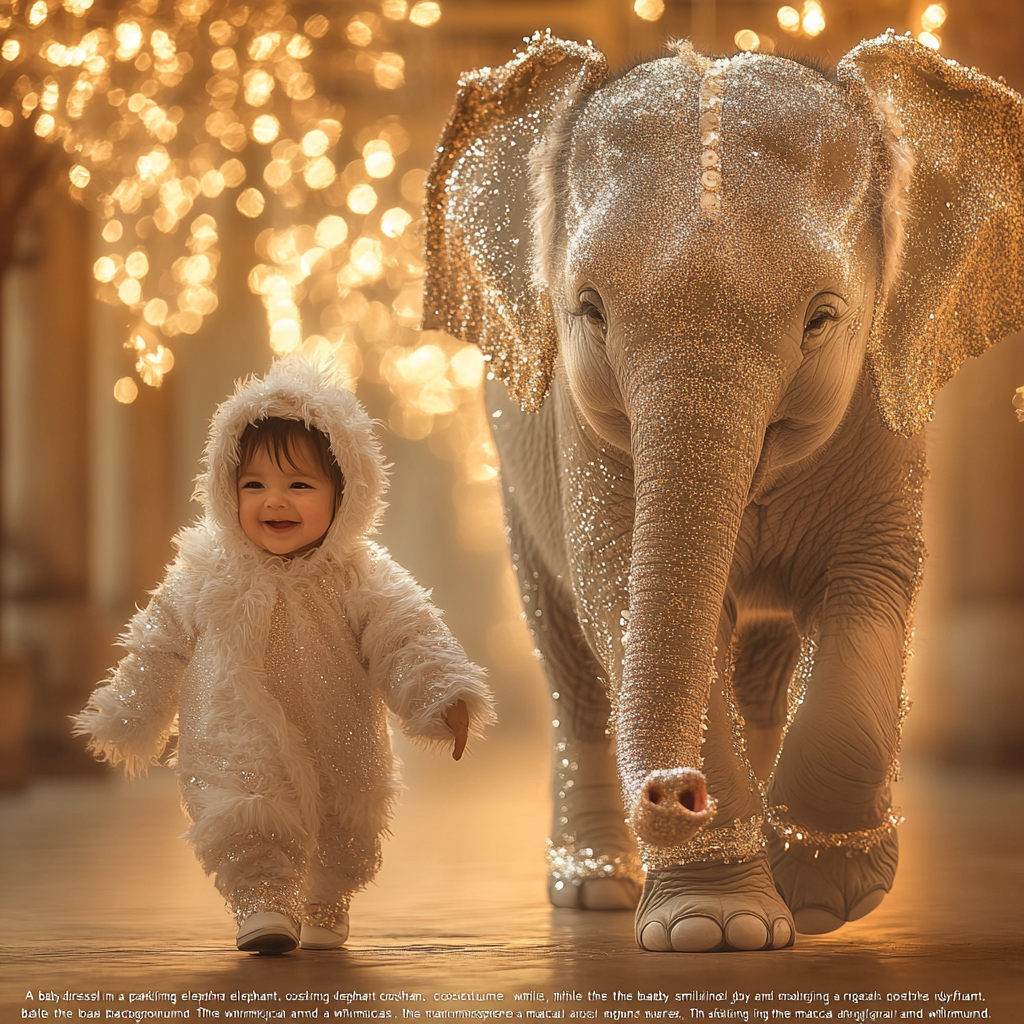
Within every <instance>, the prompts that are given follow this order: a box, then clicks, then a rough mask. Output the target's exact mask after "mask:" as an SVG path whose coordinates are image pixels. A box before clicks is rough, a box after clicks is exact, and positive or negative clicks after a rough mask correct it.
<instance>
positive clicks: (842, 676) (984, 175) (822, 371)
mask: <svg viewBox="0 0 1024 1024" xmlns="http://www.w3.org/2000/svg"><path fill="white" fill-rule="evenodd" d="M527 42H528V45H527V46H526V47H525V48H524V49H522V50H521V51H520V52H518V53H516V54H515V55H514V57H513V58H512V59H511V60H510V62H509V63H507V64H506V65H504V66H503V67H499V68H483V69H481V70H478V71H475V72H472V73H469V74H467V75H465V76H463V77H462V79H460V82H459V90H458V95H457V98H456V101H455V105H454V109H453V111H452V113H451V116H450V119H449V121H448V124H447V126H446V128H445V129H444V133H443V135H442V137H441V140H440V142H439V144H438V148H437V152H436V157H435V161H434V164H433V167H432V169H431V171H430V172H429V174H428V178H427V192H426V196H427V198H426V207H425V212H426V226H425V253H426V282H425V291H424V327H425V328H430V329H440V330H445V331H447V332H448V333H450V334H452V335H454V336H456V337H458V338H460V339H462V340H464V341H467V342H472V343H475V344H476V345H478V346H480V349H481V350H482V352H483V355H484V359H485V361H486V362H485V367H486V378H487V380H486V385H485V391H486V402H487V407H488V409H489V412H490V417H491V419H490V422H491V424H492V431H493V437H494V442H495V445H496V447H497V449H498V453H499V457H500V464H501V470H500V482H501V487H502V493H503V497H504V504H505V511H506V516H507V524H508V535H509V538H510V546H511V552H512V554H511V557H512V562H513V567H514V569H515V571H516V574H517V578H518V582H519V585H520V590H521V596H522V601H523V607H524V611H525V613H526V617H527V619H528V621H529V623H530V625H531V628H532V630H533V634H534V639H535V644H536V646H537V649H538V651H539V654H540V657H541V659H542V661H543V663H544V667H545V670H546V674H547V676H548V679H549V682H550V685H551V689H552V698H553V707H554V709H555V710H554V726H555V753H554V763H555V770H554V782H553V785H554V820H553V827H552V837H551V840H550V846H549V893H550V897H551V901H552V902H553V903H554V904H555V905H556V906H570V907H577V908H581V909H597V910H599V909H633V908H634V907H635V908H636V938H637V942H638V943H639V945H640V946H641V947H642V948H644V949H647V950H654V951H666V952H667V951H677V952H705V951H740V950H769V949H781V948H784V947H787V946H790V945H792V944H793V942H794V939H795V935H796V934H797V933H802V934H820V933H824V932H829V931H832V930H834V929H836V928H838V927H840V926H841V925H843V924H844V923H846V922H848V921H854V920H857V919H859V918H862V917H863V916H864V915H866V914H868V913H869V912H871V911H872V910H874V909H875V908H876V907H877V906H878V905H879V904H880V903H881V902H882V900H883V898H884V896H885V895H886V893H887V892H889V890H890V889H891V886H892V883H893V878H894V875H895V871H896V865H897V855H898V840H897V832H896V827H897V825H898V824H899V823H900V821H901V814H900V812H899V810H898V809H897V808H894V807H893V806H892V804H891V791H890V786H891V783H892V782H893V780H894V779H895V778H896V777H897V773H898V772H899V763H898V752H899V743H900V732H901V725H902V721H903V718H904V715H905V713H906V710H907V701H906V698H905V696H904V689H903V676H904V667H905V662H906V659H907V657H908V652H909V636H910V628H911V622H912V616H913V608H914V601H915V595H916V594H917V591H918V587H919V584H920V580H921V572H922V563H923V559H924V549H923V542H922V534H921V527H920V517H921V494H922V489H923V484H924V479H925V475H926V470H925V464H924V446H923V440H922V437H923V434H922V427H923V426H924V425H925V423H926V422H927V421H928V419H929V418H930V415H931V407H932V399H933V397H934V395H935V393H936V392H937V391H938V389H939V388H940V387H941V386H942V385H943V384H945V383H946V382H947V381H948V380H949V379H950V378H951V377H952V376H953V375H954V374H955V372H956V370H957V368H958V367H959V365H960V364H961V363H962V362H963V361H964V360H965V359H966V358H967V357H968V356H976V355H979V354H981V353H982V352H983V351H984V350H985V349H986V348H987V347H988V346H990V345H991V344H993V343H995V342H996V341H998V340H999V339H1001V338H1003V337H1006V336H1008V335H1010V334H1013V333H1015V332H1016V331H1018V330H1020V329H1021V327H1022V325H1024V312H1022V311H1024V269H1022V268H1024V241H1022V239H1024V183H1022V167H1024V114H1022V104H1021V97H1020V96H1019V95H1017V94H1016V93H1015V92H1014V91H1013V90H1012V89H1009V88H1008V87H1006V86H1005V85H1003V84H1001V83H999V82H996V81H993V80H991V79H989V78H987V77H986V76H984V75H983V74H981V73H980V72H978V71H977V70H976V69H967V68H964V67H961V66H959V65H957V64H955V63H954V62H952V61H950V60H946V59H945V58H943V57H942V56H941V55H939V54H938V53H937V52H935V51H933V50H930V49H928V48H926V47H925V46H923V45H921V44H920V43H919V42H917V41H916V40H914V39H912V38H910V37H909V35H908V36H906V37H904V36H898V35H896V34H894V33H893V32H892V31H890V32H888V33H886V34H884V35H881V36H879V37H878V38H876V39H873V40H870V41H865V42H862V43H860V44H859V45H857V46H856V47H855V48H854V49H853V50H851V51H850V52H849V53H848V54H846V55H845V56H844V57H843V58H842V59H841V60H840V61H839V63H838V65H837V67H836V68H835V70H834V71H832V72H829V71H824V70H821V69H820V68H818V67H815V66H812V65H810V64H807V63H802V62H801V61H799V60H795V59H788V58H784V57H781V56H776V55H772V54H759V53H740V54H737V55H735V56H732V57H723V58H718V57H710V56H705V55H703V54H701V53H698V52H696V51H695V50H694V48H693V47H692V46H691V45H690V44H689V43H688V42H685V41H683V42H678V43H672V44H669V46H668V48H667V51H666V53H665V54H664V55H663V56H659V57H657V58H656V59H653V60H647V61H644V62H641V63H638V64H637V65H635V66H633V67H631V68H628V69H627V70H626V71H625V72H623V73H621V74H610V73H609V70H608V67H607V63H606V60H605V58H604V56H603V55H602V54H601V53H600V52H599V51H598V50H596V49H595V48H594V47H593V46H592V45H591V44H587V45H583V44H578V43H574V42H569V41H563V40H560V39H558V38H555V37H554V36H552V35H551V34H550V32H548V33H543V34H541V33H537V34H535V35H534V36H533V37H532V38H531V39H529V40H528V41H527Z"/></svg>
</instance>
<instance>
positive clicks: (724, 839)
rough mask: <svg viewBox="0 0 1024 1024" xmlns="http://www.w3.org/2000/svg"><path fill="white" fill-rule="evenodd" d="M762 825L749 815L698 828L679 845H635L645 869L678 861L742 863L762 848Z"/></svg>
mask: <svg viewBox="0 0 1024 1024" xmlns="http://www.w3.org/2000/svg"><path fill="white" fill-rule="evenodd" d="M762 824H763V819H762V817H761V815H759V814H753V815H751V816H750V817H749V818H736V819H734V820H733V821H731V822H729V823H728V824H725V825H717V826H716V827H715V828H708V829H702V830H701V831H700V832H698V833H697V835H696V836H695V837H694V838H693V839H692V840H690V842H688V843H684V844H683V845H681V846H651V845H650V844H649V843H645V842H639V843H638V844H637V845H638V847H639V849H640V856H641V858H642V860H643V865H644V870H646V871H657V870H660V869H662V868H670V867H675V866H676V865H679V864H711V863H714V864H743V863H744V862H746V861H748V860H751V859H752V858H754V857H756V856H757V855H758V854H760V853H761V852H762V851H763V850H764V845H765V843H764V835H763V833H762Z"/></svg>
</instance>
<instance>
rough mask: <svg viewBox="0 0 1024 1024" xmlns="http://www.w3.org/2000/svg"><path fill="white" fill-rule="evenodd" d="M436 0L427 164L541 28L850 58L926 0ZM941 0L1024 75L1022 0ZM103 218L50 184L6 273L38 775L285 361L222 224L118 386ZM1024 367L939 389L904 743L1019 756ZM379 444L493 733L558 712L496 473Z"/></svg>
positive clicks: (20, 634) (15, 500)
mask: <svg viewBox="0 0 1024 1024" xmlns="http://www.w3.org/2000/svg"><path fill="white" fill-rule="evenodd" d="M442 6H443V17H442V21H441V22H440V23H439V25H438V26H437V28H436V29H435V30H433V31H432V33H431V34H429V35H428V36H425V37H424V44H423V46H422V48H421V49H420V50H419V51H418V52H417V53H416V55H415V59H410V60H409V63H408V66H407V85H406V90H407V92H406V94H405V98H404V100H403V102H404V103H405V113H404V117H405V122H406V124H407V125H408V126H409V129H410V131H411V132H412V134H413V146H414V148H416V149H417V150H418V151H419V152H420V153H421V154H422V162H421V166H424V167H426V166H428V164H429V160H430V152H431V147H432V145H433V142H434V140H435V139H436V137H437V135H438V133H439V131H440V128H441V126H442V124H443V121H444V117H445V115H446V113H447V110H448V107H449V105H450V102H451V99H452V96H453V94H454V89H455V82H456V79H457V76H458V73H459V72H460V71H463V70H467V69H470V68H473V67H478V66H481V65H484V64H495V63H500V62H503V61H504V60H506V59H507V58H508V56H509V54H510V50H511V48H512V47H513V46H514V45H519V43H520V40H521V38H522V36H524V35H527V34H529V33H530V32H532V31H533V30H534V29H535V28H538V27H540V28H543V27H548V26H550V27H551V28H552V29H553V30H554V31H555V32H556V33H559V34H563V35H565V36H567V37H571V38H578V39H585V38H591V39H593V40H594V41H595V43H596V44H597V45H598V46H600V47H602V48H603V49H604V50H605V51H606V52H607V54H608V56H609V58H610V61H611V63H612V65H613V67H614V66H616V65H621V64H622V63H623V62H625V61H627V60H631V59H633V58H635V57H638V56H642V55H653V54H655V53H657V52H658V50H659V48H660V47H661V45H662V43H663V41H664V39H665V38H666V37H669V36H692V37H693V38H694V40H695V42H696V43H697V44H698V45H702V46H704V47H706V48H708V49H711V50H719V51H723V52H733V51H734V50H735V46H734V44H733V41H732V40H733V35H734V33H735V32H736V31H738V30H739V29H741V28H752V29H754V30H755V31H757V32H759V33H761V34H763V35H765V36H769V37H774V39H775V40H776V42H777V44H778V47H779V49H780V50H781V49H783V48H785V49H786V50H788V51H789V52H801V51H805V52H812V53H816V54H818V55H819V56H821V57H822V58H823V59H825V60H830V61H834V60H835V59H837V58H838V57H839V56H841V54H842V53H843V52H845V51H846V50H847V49H848V48H849V47H850V46H851V45H853V44H854V43H855V42H856V41H857V40H859V39H860V38H862V37H865V36H871V35H875V34H877V33H878V32H880V31H883V30H884V29H885V28H886V27H887V26H889V25H892V26H893V27H895V28H896V29H897V30H901V31H902V30H904V29H905V28H907V27H911V26H912V25H913V24H914V19H916V18H919V16H920V12H921V10H923V8H924V6H925V5H924V4H923V3H909V2H904V0H874V2H870V0H868V2H838V0H825V3H824V9H825V14H826V17H827V19H828V26H827V28H826V31H825V32H823V33H822V35H821V36H819V37H818V38H817V39H815V40H809V39H803V40H796V39H784V38H782V37H783V36H784V33H781V31H780V30H779V29H778V26H777V24H776V22H775V9H776V7H777V4H775V3H726V2H718V3H715V2H713V0H694V2H693V3H684V2H677V3H672V2H669V3H668V6H667V10H666V13H665V15H664V17H663V18H662V19H661V20H660V21H658V22H654V23H647V22H643V21H641V20H640V19H638V18H637V17H636V16H635V15H633V13H632V10H631V4H630V3H629V0H615V2H611V0H581V2H550V3H543V4H541V3H534V2H526V3H497V2H494V3H480V2H475V0H445V2H444V3H443V5H442ZM796 6H799V5H796ZM946 8H947V10H948V12H949V19H948V22H947V25H946V26H945V28H944V30H943V38H944V43H943V52H944V53H946V54H947V55H948V56H951V57H954V58H956V59H957V60H960V61H961V62H963V63H966V64H976V65H978V66H980V67H981V68H982V69H983V70H984V71H986V72H987V73H989V74H990V75H993V76H995V75H1000V74H1001V75H1005V76H1006V78H1007V79H1008V80H1009V82H1010V84H1011V85H1015V86H1016V87H1017V88H1018V89H1020V88H1022V87H1024V66H1022V63H1021V60H1020V57H1021V54H1022V53H1024V9H1022V5H1019V4H1012V5H1006V4H1002V3H997V2H995V0H977V2H973V3H970V4H968V3H966V2H965V0H950V2H948V3H947V4H946ZM341 99H342V100H343V102H350V100H348V99H347V98H345V97H341ZM60 174H61V172H58V171H54V172H53V177H54V180H56V178H57V177H58V176H60ZM97 230H98V229H97V226H96V225H95V224H94V223H91V222H90V220H89V218H88V217H87V216H86V215H85V214H84V212H83V211H81V210H80V209H78V208H77V207H75V206H73V205H72V204H71V202H70V200H68V199H67V197H66V190H65V188H64V187H63V185H59V186H58V185H56V184H53V185H48V186H46V187H45V188H44V189H43V190H42V191H40V192H39V193H38V194H37V197H36V200H35V202H34V203H33V204H32V206H31V207H30V208H28V209H27V210H26V211H25V212H24V214H23V216H22V217H21V219H20V224H19V227H18V235H17V238H18V241H17V248H16V256H15V259H14V262H13V264H12V266H11V267H10V269H9V270H8V272H7V275H6V278H5V280H4V283H3V301H2V310H3V312H2V331H3V353H2V364H0V366H2V385H0V396H2V403H3V412H2V433H3V443H2V460H3V468H2V481H0V482H2V488H0V492H2V508H3V537H4V558H3V638H4V644H5V646H6V648H7V649H8V650H10V651H13V652H15V653H16V654H17V653H18V652H20V655H21V656H22V659H23V664H24V665H26V666H27V671H28V672H29V674H30V677H31V693H32V708H33V710H32V725H31V736H32V757H33V759H34V766H35V770H37V771H44V772H45V771H59V770H87V769H88V767H89V762H88V761H87V760H86V759H85V757H84V756H83V755H82V754H81V753H80V747H81V744H80V743H75V742H73V741H71V740H70V738H69V737H68V736H67V731H66V721H65V716H66V714H68V713H70V712H71V711H73V710H76V709H77V708H78V707H79V706H80V705H81V704H82V702H83V701H84V700H85V697H86V695H87V693H88V691H89V690H90V689H91V687H92V685H93V684H94V682H95V680H96V679H98V678H100V677H101V675H102V674H103V672H104V671H105V669H106V668H107V667H108V666H109V665H110V664H111V663H112V662H113V661H114V660H116V656H117V652H116V651H115V650H114V649H112V648H111V641H112V639H113V638H114V636H115V634H116V632H117V631H118V629H119V628H120V627H121V626H122V625H123V623H124V621H125V620H126V618H127V616H128V615H129V614H130V613H131V611H132V607H133V605H134V604H135V603H136V602H143V601H144V600H145V592H146V590H148V589H150V588H152V587H153V586H154V585H155V584H156V582H157V581H158V579H159V576H160V573H161V568H162V566H163V564H165V562H166V561H167V560H168V558H169V557H170V555H171V547H170V544H169V538H170V536H171V534H172V533H173V532H174V530H176V529H177V528H178V527H179V526H181V525H182V524H184V523H185V522H187V521H188V520H189V519H190V518H191V517H192V516H193V515H194V514H195V511H196V509H195V507H194V506H191V505H190V504H189V495H190V493H191V485H192V479H193V477H194V476H195V474H196V472H197V470H198V460H199V456H200V454H201V451H202V446H203V442H204V437H205V431H206V425H207V423H208V421H209V417H210V415H211V414H212V412H213V410H214V408H215V406H216V404H217V403H218V402H219V401H220V400H222V399H223V397H225V396H226V394H227V393H228V391H229V390H230V388H231V384H232V381H233V380H234V379H235V378H236V377H238V376H241V375H243V374H245V373H247V372H251V371H256V372H259V371H262V370H263V369H265V368H266V366H267V365H268V363H269V360H270V352H269V349H268V348H267V345H266V326H265V322H264V318H263V312H262V309H261V308H260V305H259V303H258V301H257V300H256V299H255V298H254V297H253V296H252V295H250V294H249V292H248V290H247V288H246V284H245V276H246V271H247V269H248V267H249V266H250V265H251V262H252V246H253V238H252V237H249V236H248V235H246V234H245V232H241V233H239V234H236V235H233V236H229V237H226V238H223V239H222V245H223V249H224V259H223V262H222V264H221V270H220V273H219V275H218V278H219V289H220V295H221V304H220V309H219V311H218V312H217V313H216V314H214V315H213V316H212V317H211V318H210V319H209V320H208V322H207V324H206V325H205V326H204V328H203V330H202V331H201V332H200V333H199V334H197V335H195V336H194V337H192V338H187V339H186V338H181V339H178V342H177V343H176V345H175V349H176V356H177V363H176V366H175V369H174V370H173V372H171V373H170V374H168V376H167V378H166V382H165V383H164V385H163V386H162V387H161V388H160V389H158V390H155V389H149V388H145V389H144V390H143V393H142V394H141V395H140V397H139V399H138V400H137V401H136V402H135V403H133V404H132V405H127V406H125V405H119V404H117V403H116V402H114V400H113V399H112V397H111V389H112V386H113V383H114V381H115V380H116V379H117V378H118V377H120V376H122V375H123V374H124V373H125V372H127V370H128V365H129V363H128V361H127V357H126V354H125V353H124V351H123V348H122V343H123V339H124V337H125V332H126V329H127V326H128V325H127V322H126V321H125V320H124V318H123V317H122V316H121V313H120V312H119V310H118V309H112V308H111V307H109V306H104V305H101V304H99V303H97V302H96V301H95V300H94V299H93V297H92V294H91V283H90V280H89V267H90V266H91V264H92V261H93V259H94V258H95V256H96V255H97V252H98V250H97V243H98V236H97V235H96V231H97ZM1020 384H1024V339H1021V338H1018V339H1016V340H1015V341H1013V342H1008V343H1004V344H1003V345H1002V346H1000V347H999V348H998V349H996V350H994V351H993V352H991V353H989V354H988V355H986V356H985V357H984V358H982V359H980V360H976V361H972V362H971V365H969V366H968V367H966V368H965V370H964V371H963V372H962V373H961V374H960V376H959V378H958V379H957V380H956V381H955V382H954V383H953V384H952V385H950V387H949V388H947V390H946V392H945V393H944V394H943V395H942V397H941V399H940V401H939V403H938V411H937V415H936V420H935V423H934V425H933V426H932V428H930V432H929V452H930V458H931V462H932V466H933V476H932V481H931V483H930V484H929V488H928V497H927V503H928V508H927V513H928V519H927V527H926V528H927V542H928V547H929V549H930V564H929V572H928V577H927V582H926V586H925V591H924V593H923V594H922V598H921V602H920V615H919V628H918V642H917V645H916V646H917V651H918V656H917V658H916V659H915V661H914V664H913V666H912V672H911V679H910V687H911V695H912V697H913V699H914V701H915V711H914V714H913V716H912V717H911V720H910V724H909V726H908V732H907V745H908V747H909V749H911V750H915V751H918V752H923V753H927V754H929V755H931V756H937V757H942V758H946V759H953V760H960V761H970V762H974V763H987V764H1000V765H1005V766H1013V767H1018V768H1019V767H1024V735H1022V733H1024V716H1022V715H1021V701H1022V697H1021V694H1022V692H1024V685H1022V684H1024V679H1022V675H1024V669H1022V667H1021V666H1022V657H1021V654H1022V637H1024V531H1022V530H1021V523H1020V509H1021V508H1022V507H1024V427H1021V426H1018V424H1017V423H1016V422H1015V421H1014V418H1013V414H1012V409H1011V407H1010V398H1011V396H1012V392H1013V390H1014V388H1015V387H1016V386H1018V385H1020ZM360 394H361V397H362V398H363V399H364V401H365V402H366V403H367V404H368V405H369V407H370V409H371V411H372V412H373V413H374V415H377V416H379V417H381V418H382V419H386V418H387V414H388V406H389V403H390V398H389V396H388V394H387V391H386V388H385V387H384V386H382V385H381V384H379V383H375V382H374V381H373V379H372V374H371V375H370V377H369V378H368V379H367V381H366V382H365V383H363V384H362V385H361V387H360ZM481 415H483V413H482V412H481ZM384 443H385V448H386V451H387V454H388V457H389V459H391V460H392V461H393V462H394V464H395V473H394V485H393V488H392V492H391V508H390V511H389V513H388V517H387V520H386V527H385V536H384V539H385V541H386V542H387V543H388V544H389V545H390V546H391V547H392V549H393V551H394V553H395V554H396V556H397V557H398V559H399V560H400V561H401V562H403V563H404V564H405V565H407V566H408V567H409V568H410V569H411V570H412V571H413V572H414V573H415V574H416V575H417V577H418V578H419V579H420V580H421V581H422V582H423V583H424V584H425V585H426V586H428V587H433V588H434V591H435V599H436V600H437V601H438V603H439V604H440V605H441V606H442V607H444V608H446V609H447V610H448V619H449V622H450V623H451V625H452V626H453V628H454V629H455V632H456V633H457V634H458V635H459V636H460V637H461V638H462V639H463V641H464V642H465V644H466V646H467V648H468V650H469V652H470V654H471V655H472V656H473V657H474V658H476V659H477V660H479V661H480V662H482V663H483V664H485V665H487V666H488V667H489V668H490V670H491V673H492V681H493V683H494V685H495V688H496V690H497V691H498V695H499V698H500V700H501V703H502V718H503V724H502V727H501V730H500V731H499V733H498V740H499V742H500V741H501V740H502V737H505V738H506V739H508V740H509V741H514V739H515V736H516V735H517V734H519V733H521V731H522V730H526V729H528V730H538V729H542V728H544V727H545V723H546V720H547V718H548V712H547V709H546V703H545V702H546V697H545V696H544V687H543V683H542V679H541V675H540V672H539V668H538V666H537V663H536V662H535V661H534V659H533V657H532V652H531V645H530V643H529V641H528V639H527V635H526V632H525V629H524V628H523V627H522V626H521V625H520V624H519V623H518V622H517V596H516V589H515V585H514V582H513V580H512V578H511V574H510V572H509V570H508V568H507V565H506V559H505V554H504V550H503V534H502V524H501V519H500V512H499V502H498V495H497V490H496V486H497V485H496V484H484V485H474V488H475V490H474V492H473V496H472V501H471V500H470V496H469V495H468V493H467V491H466V488H465V485H461V484H459V483H458V482H457V481H456V478H455V474H454V472H453V469H452V466H451V463H450V462H448V461H446V460H444V459H443V458H439V457H438V456H437V455H436V454H435V452H434V450H433V449H432V446H431V444H430V443H429V442H428V441H419V442H411V441H405V440H402V439H400V438H397V437H395V436H393V435H388V434H387V433H386V432H385V437H384ZM467 517H468V520H469V521H468V525H467ZM12 678H13V677H12ZM25 678H26V679H28V678H29V675H26V676H25ZM19 685H20V684H19ZM15 688H16V687H15ZM11 706H13V705H11Z"/></svg>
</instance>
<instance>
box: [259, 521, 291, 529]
mask: <svg viewBox="0 0 1024 1024" xmlns="http://www.w3.org/2000/svg"><path fill="white" fill-rule="evenodd" d="M263 525H264V526H269V527H270V529H272V530H287V529H288V528H289V527H292V526H298V525H299V524H298V523H297V522H295V521H294V520H291V519H264V520H263Z"/></svg>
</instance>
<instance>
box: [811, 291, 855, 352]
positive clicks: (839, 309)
mask: <svg viewBox="0 0 1024 1024" xmlns="http://www.w3.org/2000/svg"><path fill="white" fill-rule="evenodd" d="M845 312H846V303H845V302H844V301H843V300H842V299H841V298H840V297H839V296H838V295H832V294H828V295H819V296H818V297H817V298H816V299H815V300H814V302H813V303H812V304H811V305H810V307H809V308H808V310H807V320H806V321H805V323H804V341H805V342H808V341H814V340H817V339H820V338H822V336H823V335H824V334H825V331H826V330H827V329H828V327H829V325H830V324H833V323H835V322H836V321H837V320H840V319H842V317H843V314H844V313H845Z"/></svg>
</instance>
